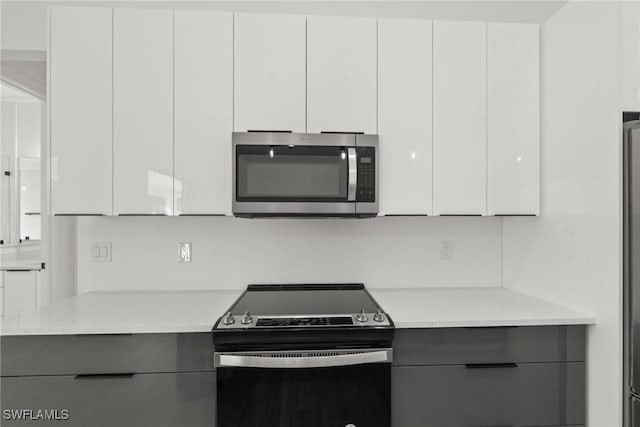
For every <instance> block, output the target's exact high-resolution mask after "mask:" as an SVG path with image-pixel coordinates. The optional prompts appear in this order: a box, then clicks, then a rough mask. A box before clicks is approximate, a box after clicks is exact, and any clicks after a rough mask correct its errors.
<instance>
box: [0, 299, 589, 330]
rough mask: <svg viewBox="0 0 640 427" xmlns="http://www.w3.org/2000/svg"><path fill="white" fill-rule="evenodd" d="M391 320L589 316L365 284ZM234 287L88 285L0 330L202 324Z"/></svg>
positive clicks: (531, 320) (536, 302)
mask: <svg viewBox="0 0 640 427" xmlns="http://www.w3.org/2000/svg"><path fill="white" fill-rule="evenodd" d="M369 291H370V292H371V294H372V295H373V297H374V298H375V299H376V300H377V301H378V303H379V304H380V306H381V307H382V308H383V309H384V310H385V311H386V312H387V313H388V314H389V315H390V316H391V318H392V319H393V321H394V323H395V325H396V327H397V328H442V327H473V326H534V325H576V324H593V323H595V318H594V317H593V316H590V315H588V314H584V313H580V312H576V311H573V310H570V309H567V308H565V307H562V306H559V305H556V304H553V303H550V302H547V301H544V300H541V299H537V298H533V297H530V296H528V295H525V294H522V293H519V292H515V291H512V290H509V289H504V288H416V289H370V290H369ZM241 292H242V291H241V290H219V291H149V292H140V291H136V292H90V293H86V294H81V295H78V296H75V297H72V298H68V299H65V300H62V301H59V302H57V303H55V304H52V305H49V306H45V307H42V308H39V309H36V310H31V311H26V312H23V313H19V314H16V315H13V316H8V317H6V318H4V319H2V321H0V332H1V335H65V334H69V335H72V334H114V333H178V332H209V331H211V329H212V327H213V324H214V323H215V322H216V320H217V319H218V318H219V317H220V316H221V315H222V314H223V313H224V312H225V310H227V309H228V308H229V307H230V306H231V304H232V303H233V302H234V301H235V300H236V299H237V298H238V297H239V296H240V294H241Z"/></svg>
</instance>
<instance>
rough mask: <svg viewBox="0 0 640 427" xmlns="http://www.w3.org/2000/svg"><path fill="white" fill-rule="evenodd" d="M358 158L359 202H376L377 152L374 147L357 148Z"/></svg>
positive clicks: (357, 199)
mask: <svg viewBox="0 0 640 427" xmlns="http://www.w3.org/2000/svg"><path fill="white" fill-rule="evenodd" d="M356 151H357V158H358V185H357V191H356V201H357V202H375V201H376V150H375V148H374V147H358V148H356Z"/></svg>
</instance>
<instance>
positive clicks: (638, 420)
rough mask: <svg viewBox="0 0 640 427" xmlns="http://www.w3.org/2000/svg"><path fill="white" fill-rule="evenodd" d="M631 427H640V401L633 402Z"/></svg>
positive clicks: (634, 400) (633, 400)
mask: <svg viewBox="0 0 640 427" xmlns="http://www.w3.org/2000/svg"><path fill="white" fill-rule="evenodd" d="M631 405H632V409H631V425H632V426H633V427H640V400H638V399H632V400H631Z"/></svg>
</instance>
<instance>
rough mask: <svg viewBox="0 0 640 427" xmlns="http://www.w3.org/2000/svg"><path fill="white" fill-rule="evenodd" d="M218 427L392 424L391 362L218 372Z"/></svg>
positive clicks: (370, 426) (385, 426)
mask: <svg viewBox="0 0 640 427" xmlns="http://www.w3.org/2000/svg"><path fill="white" fill-rule="evenodd" d="M217 378H218V392H217V399H218V404H217V411H216V412H217V418H218V424H217V426H218V427H343V426H348V425H354V426H356V427H389V426H390V424H391V408H390V404H391V397H390V393H391V392H390V388H391V365H390V364H389V363H375V364H365V365H354V366H339V367H323V368H301V369H264V368H245V367H242V368H236V367H233V368H229V367H225V368H219V369H218V370H217Z"/></svg>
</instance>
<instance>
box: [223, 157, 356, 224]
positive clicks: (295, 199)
mask: <svg viewBox="0 0 640 427" xmlns="http://www.w3.org/2000/svg"><path fill="white" fill-rule="evenodd" d="M235 156H236V159H235V169H236V170H235V189H234V190H235V194H234V213H247V214H265V215H270V214H273V215H276V214H283V215H287V214H293V215H297V214H301V215H305V214H307V215H308V214H336V215H344V214H353V213H354V212H355V199H356V181H357V165H356V160H357V159H356V153H355V149H353V148H351V147H342V146H304V145H293V146H287V145H276V146H269V145H250V146H249V145H237V146H236V153H235Z"/></svg>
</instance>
